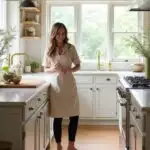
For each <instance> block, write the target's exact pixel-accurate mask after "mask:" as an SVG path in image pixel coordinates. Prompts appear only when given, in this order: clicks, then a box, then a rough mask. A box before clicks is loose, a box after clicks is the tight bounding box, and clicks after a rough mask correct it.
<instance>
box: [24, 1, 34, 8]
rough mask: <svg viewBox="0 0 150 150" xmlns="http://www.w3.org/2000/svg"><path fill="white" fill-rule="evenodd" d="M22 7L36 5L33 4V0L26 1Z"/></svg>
mask: <svg viewBox="0 0 150 150" xmlns="http://www.w3.org/2000/svg"><path fill="white" fill-rule="evenodd" d="M21 7H35V5H34V3H33V2H32V0H24V1H23V2H22V3H21Z"/></svg>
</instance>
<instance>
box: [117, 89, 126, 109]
mask: <svg viewBox="0 0 150 150" xmlns="http://www.w3.org/2000/svg"><path fill="white" fill-rule="evenodd" d="M117 97H118V100H117V101H118V103H119V104H120V106H126V105H127V101H126V100H125V99H124V98H121V97H120V94H119V93H118V91H117Z"/></svg>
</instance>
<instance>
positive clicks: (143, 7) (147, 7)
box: [130, 0, 150, 11]
mask: <svg viewBox="0 0 150 150" xmlns="http://www.w3.org/2000/svg"><path fill="white" fill-rule="evenodd" d="M136 6H137V7H136ZM136 6H133V7H131V8H130V11H150V0H148V1H146V2H144V3H143V4H142V5H139V6H138V5H136Z"/></svg>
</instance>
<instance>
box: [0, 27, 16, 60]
mask: <svg viewBox="0 0 150 150" xmlns="http://www.w3.org/2000/svg"><path fill="white" fill-rule="evenodd" d="M13 39H15V29H14V28H8V29H7V30H6V31H5V30H3V29H0V57H2V56H3V55H5V54H6V52H7V50H8V48H9V47H11V42H12V40H13Z"/></svg>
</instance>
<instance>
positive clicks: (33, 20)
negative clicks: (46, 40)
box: [20, 0, 42, 39]
mask: <svg viewBox="0 0 150 150" xmlns="http://www.w3.org/2000/svg"><path fill="white" fill-rule="evenodd" d="M41 8H42V0H22V2H21V4H20V37H21V38H25V39H38V38H41V10H42V9H41Z"/></svg>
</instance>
